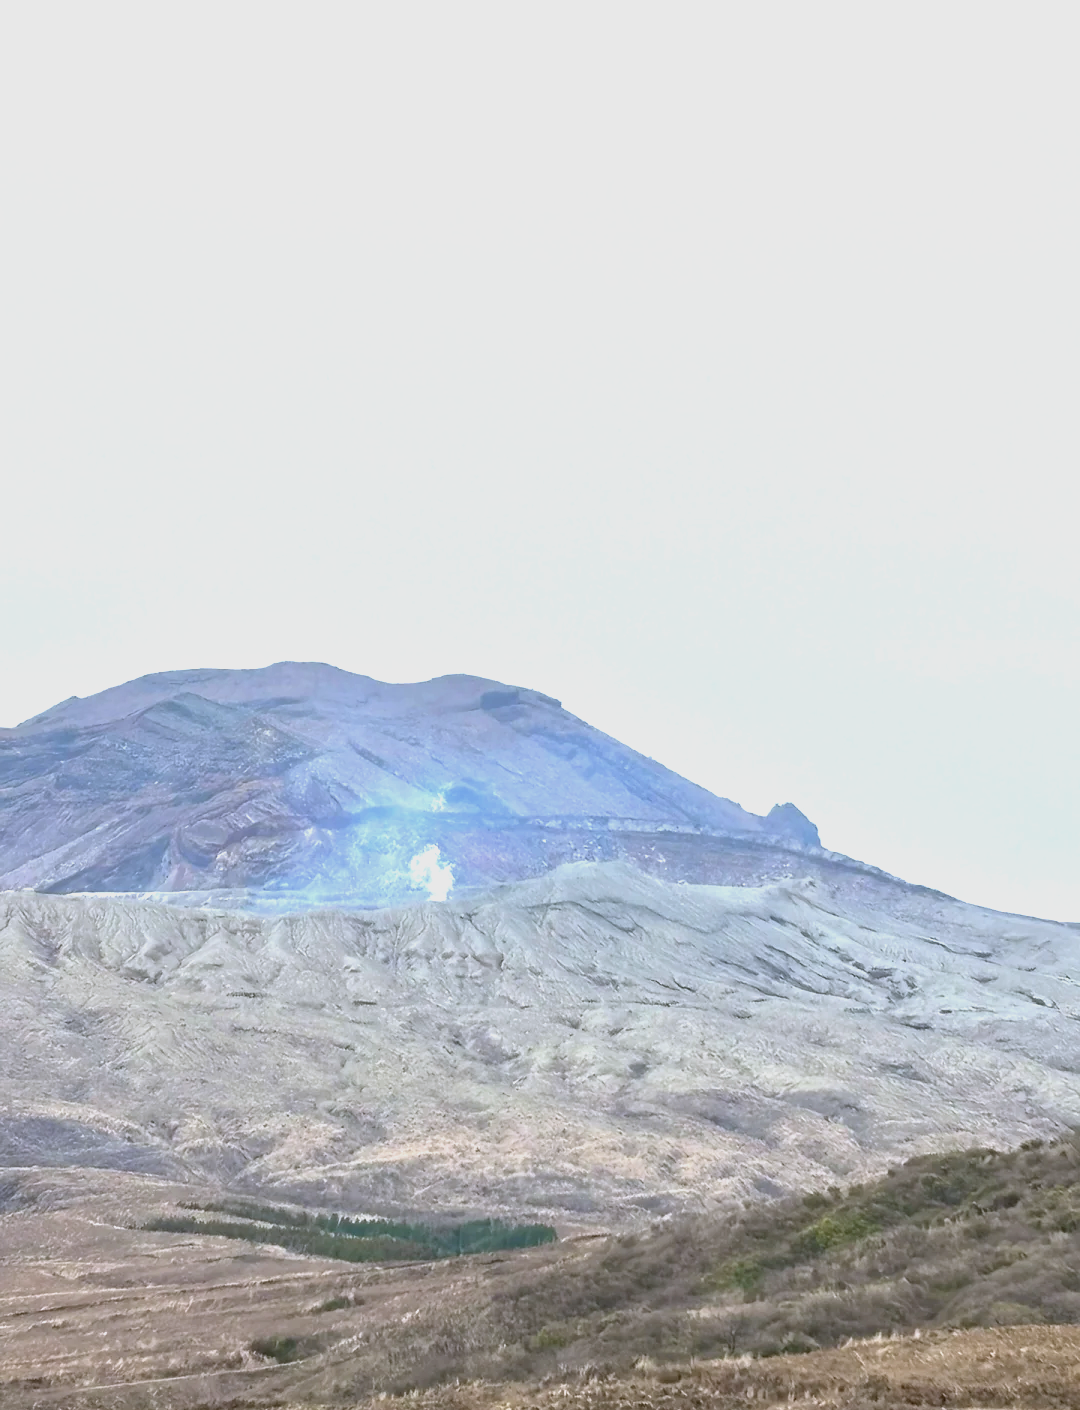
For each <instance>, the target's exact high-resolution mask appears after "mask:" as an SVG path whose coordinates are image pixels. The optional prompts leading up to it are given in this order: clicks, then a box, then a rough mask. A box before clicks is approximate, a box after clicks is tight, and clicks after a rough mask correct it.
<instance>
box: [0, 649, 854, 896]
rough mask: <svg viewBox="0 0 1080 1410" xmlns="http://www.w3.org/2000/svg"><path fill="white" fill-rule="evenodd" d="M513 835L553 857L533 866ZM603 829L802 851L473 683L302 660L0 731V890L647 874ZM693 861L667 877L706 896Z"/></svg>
mask: <svg viewBox="0 0 1080 1410" xmlns="http://www.w3.org/2000/svg"><path fill="white" fill-rule="evenodd" d="M529 824H533V825H535V827H534V830H540V831H544V830H546V831H547V832H548V833H550V832H551V831H552V830H559V829H561V830H562V831H563V833H564V834H566V835H567V837H569V839H570V840H569V842H568V843H567V845H564V846H562V847H561V848H560V847H559V846H555V847H554V852H553V853H552V855H548V853H549V852H552V846H551V839H550V837H547V838H544V837H541V838H539V839H537V838H534V837H532V836H529V837H525V835H524V834H525V831H527V828H528V825H529ZM605 830H606V831H610V832H620V831H621V832H623V833H627V834H635V833H636V834H640V835H641V836H642V837H655V836H659V835H661V834H663V833H664V832H668V831H671V830H682V831H685V832H687V833H699V834H701V835H702V836H703V837H715V838H720V839H728V840H731V841H736V842H737V841H740V840H741V841H743V842H746V843H750V844H753V843H760V844H763V845H767V846H773V847H779V848H780V849H782V850H785V849H786V850H788V851H805V850H811V851H819V850H821V849H820V839H819V838H818V834H817V829H816V828H815V827H814V825H813V824H812V823H811V822H809V820H808V819H807V818H806V817H805V816H804V815H803V814H802V813H801V812H800V811H799V809H797V808H796V807H795V806H794V805H793V804H790V803H785V804H780V805H777V807H775V808H773V810H772V811H771V812H770V813H769V814H768V815H767V816H765V817H761V816H758V815H756V814H753V813H750V812H748V811H746V810H745V809H743V808H741V807H740V806H739V805H738V804H736V803H733V802H732V801H731V800H729V799H725V798H720V797H718V796H717V795H715V794H712V793H710V792H709V791H708V790H707V789H704V788H702V787H700V786H699V785H698V784H695V783H693V782H692V781H690V780H688V779H685V778H683V777H681V776H680V775H678V774H676V773H674V772H673V771H672V770H670V769H667V768H666V767H665V766H664V765H662V764H660V763H658V762H657V761H655V760H653V759H649V758H647V757H646V756H645V755H642V754H640V753H638V752H637V751H635V750H632V749H629V748H628V747H627V746H625V745H622V744H620V743H619V742H618V741H617V740H615V739H613V738H612V737H611V736H609V735H606V734H604V733H603V732H602V731H600V730H598V729H596V728H595V727H593V726H591V725H589V724H587V723H586V722H585V721H583V720H580V719H579V718H578V717H577V716H575V715H573V714H571V713H570V712H569V711H567V710H565V709H564V708H563V707H562V705H561V704H560V702H559V701H557V700H555V699H554V698H553V697H551V696H549V695H545V694H543V693H542V692H540V691H536V690H528V689H525V688H523V687H517V686H510V685H506V684H504V683H502V682H498V681H492V680H488V679H485V678H483V677H478V676H470V675H451V676H441V677H436V678H434V679H433V680H430V681H425V682H417V683H413V684H400V685H399V684H391V683H386V682H380V681H375V680H373V679H372V678H371V677H367V676H357V675H353V674H351V673H349V672H346V671H342V670H340V669H339V668H337V667H333V666H328V665H325V664H322V663H311V662H279V663H277V664H275V665H273V666H269V667H264V668H259V669H253V670H242V671H231V670H226V669H206V670H188V671H171V672H159V673H155V674H152V675H148V676H144V677H140V678H138V679H137V680H134V681H129V682H127V683H125V684H123V685H119V686H115V687H112V688H110V689H109V690H106V691H103V692H100V693H99V694H97V695H94V696H90V697H87V698H85V699H80V698H77V697H72V698H70V699H68V700H66V701H62V702H60V703H59V704H58V705H55V706H53V707H51V708H50V709H48V710H46V711H43V712H42V713H41V714H39V715H36V716H34V717H33V718H32V719H30V720H27V721H24V722H23V723H22V724H20V725H18V726H16V727H15V728H14V729H9V730H4V731H0V886H7V887H15V888H18V887H24V886H31V887H34V888H37V889H41V890H48V891H76V890H120V891H145V890H167V891H172V890H191V889H205V888H206V887H208V886H210V887H250V886H257V887H259V886H261V887H271V888H279V889H280V888H282V887H287V886H289V885H292V888H293V889H296V883H299V884H300V885H314V884H320V885H323V886H324V887H326V886H329V885H330V884H331V883H336V884H337V886H338V889H343V888H344V889H347V888H348V886H349V885H350V884H351V885H352V886H353V889H354V890H355V891H356V893H357V895H358V896H359V897H361V898H363V899H364V900H366V901H367V902H369V903H373V904H381V903H386V902H389V901H392V900H394V899H405V898H406V897H407V896H408V894H409V892H410V889H411V890H412V892H413V893H414V894H415V891H416V888H415V886H413V887H411V888H410V885H409V878H408V863H409V861H410V859H411V858H412V857H413V856H414V855H415V854H416V852H417V851H419V850H422V849H423V848H424V847H425V846H435V847H438V848H440V849H443V848H446V849H448V856H447V862H446V864H447V865H449V866H452V867H453V868H454V872H455V877H456V879H457V880H458V881H459V882H461V883H463V884H467V885H488V884H493V883H497V882H499V881H504V880H505V881H511V880H516V879H522V878H523V877H524V876H526V875H533V874H538V873H540V872H542V871H545V870H548V869H549V868H550V866H551V865H558V864H559V863H561V862H564V861H570V860H578V859H581V860H588V859H592V860H610V859H613V858H614V857H618V856H622V855H625V856H626V857H627V859H629V860H633V861H634V862H635V863H636V864H637V865H645V866H646V867H648V866H649V865H650V861H649V857H648V855H647V853H648V848H645V849H644V850H642V849H641V848H639V849H638V852H639V854H634V851H633V847H632V846H631V844H629V843H626V844H619V843H618V842H616V843H615V844H614V845H613V846H608V847H605V844H604V843H602V842H599V841H598V840H597V836H596V835H597V834H598V833H602V832H604V831H605ZM500 831H503V832H505V833H506V834H507V836H506V837H503V838H501V839H500V836H499V834H500ZM463 839H464V840H463ZM683 850H684V851H687V850H688V849H686V848H684V849H683ZM689 850H691V851H692V850H693V849H692V848H691V849H689ZM697 850H698V852H700V853H701V854H702V858H704V860H702V859H698V860H696V861H693V860H691V861H685V860H683V861H676V863H675V864H674V866H675V871H676V872H677V873H678V875H679V876H681V877H682V878H683V879H686V880H718V879H721V878H719V877H714V876H707V875H704V874H702V868H703V867H705V868H706V870H707V865H708V863H707V857H706V854H707V853H708V850H709V849H708V848H707V847H705V846H702V847H699V848H698V849H697ZM713 851H714V852H715V851H716V849H715V848H714V849H713ZM822 855H823V856H825V855H827V854H825V853H824V852H823V853H822Z"/></svg>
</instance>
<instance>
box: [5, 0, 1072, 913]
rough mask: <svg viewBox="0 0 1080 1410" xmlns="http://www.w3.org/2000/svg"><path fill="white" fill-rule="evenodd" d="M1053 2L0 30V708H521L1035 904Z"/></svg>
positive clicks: (1068, 80) (1062, 417)
mask: <svg viewBox="0 0 1080 1410" xmlns="http://www.w3.org/2000/svg"><path fill="white" fill-rule="evenodd" d="M1078 37H1080V18H1078V16H1077V13H1076V11H1075V8H1074V7H1068V6H1066V5H1064V4H1039V5H1036V6H1026V7H1022V8H1021V7H1015V6H1010V5H1003V4H995V3H990V4H985V3H981V4H975V3H967V2H966V0H961V2H960V3H955V4H950V5H948V6H944V7H943V6H940V5H931V4H929V3H915V4H913V5H909V6H905V7H903V8H902V9H888V8H885V9H877V8H867V7H865V6H861V5H858V4H855V3H823V4H820V5H815V6H813V7H804V6H800V5H797V4H794V3H775V4H768V5H753V6H751V5H738V4H731V5H727V4H722V5H719V6H716V5H706V4H700V3H687V4H676V5H673V6H664V7H659V6H656V7H653V6H646V5H640V4H629V5H625V4H624V5H618V6H617V5H614V4H610V3H588V0H586V3H584V4H580V3H577V4H574V5H572V6H571V5H569V4H565V3H555V4H552V5H549V6H545V7H543V9H542V10H537V9H528V8H525V9H520V8H513V7H510V8H508V7H505V6H500V5H496V4H494V3H469V2H468V0H464V3H461V4H458V5H455V6H453V7H443V6H438V5H435V4H433V3H409V0H405V3H401V4H395V5H392V6H391V5H380V4H372V5H367V6H360V7H355V6H350V5H345V4H339V3H326V4H320V5H318V6H315V7H300V6H290V5H284V4H280V3H268V4H262V5H258V6H256V5H254V4H251V3H248V0H237V3H233V4H230V5H228V6H224V7H223V6H216V5H210V4H207V3H199V2H198V0H197V3H193V4H191V5H189V6H185V7H183V9H182V10H169V9H155V8H150V9H148V8H146V7H143V6H139V5H136V4H134V3H131V2H130V0H126V2H125V3H109V0H106V2H105V3H102V4H99V5H95V6H93V7H92V8H89V9H87V8H83V7H79V6H75V5H72V4H64V3H61V4H57V5H54V6H48V7H22V8H17V9H9V10H8V11H7V13H6V14H5V15H4V17H3V18H2V19H0V41H2V42H0V80H2V81H0V113H2V116H3V129H4V132H5V134H6V136H5V141H4V144H3V149H2V153H0V160H2V161H3V171H4V180H5V191H6V194H7V198H8V199H7V216H6V220H5V223H4V227H3V230H2V231H0V249H2V250H3V255H4V258H3V262H2V265H0V270H2V273H0V297H2V300H3V303H2V308H3V314H4V316H3V320H2V324H0V359H2V370H3V376H2V379H0V400H2V415H0V463H2V464H3V466H4V471H5V473H4V483H3V499H2V501H0V503H2V505H3V515H4V524H5V528H6V531H7V532H6V534H5V540H4V553H3V555H0V591H2V601H3V604H4V609H3V619H2V624H3V635H2V646H0V721H3V723H4V724H5V725H14V724H16V723H18V722H20V721H22V720H25V719H27V718H29V717H31V716H33V715H35V714H37V713H40V712H41V711H43V710H45V709H47V708H48V707H49V706H51V705H53V704H56V703H58V702H59V701H60V700H62V699H64V698H66V697H68V696H71V695H73V694H75V695H80V696H86V695H90V694H93V693H96V692H97V691H99V690H103V689H107V688H108V687H110V686H113V685H117V684H120V683H121V682H123V681H126V680H130V679H133V678H135V677H137V676H140V675H144V674H147V673H150V672H153V671H158V670H176V669H185V668H194V667H204V666H214V667H223V668H228V667H246V666H257V665H265V664H269V663H270V662H273V661H277V660H283V659H297V660H324V661H327V662H329V663H330V664H333V665H337V666H340V667H342V668H343V669H348V670H352V671H355V672H357V673H360V674H365V675H370V676H373V677H376V678H378V679H383V680H398V681H401V680H424V679H429V678H431V677H433V676H437V675H441V674H448V673H458V672H462V673H469V674H476V675H482V676H485V677H491V678H493V679H497V680H504V681H507V682H510V683H513V684H516V685H523V686H530V687H534V688H536V689H539V690H542V691H544V692H546V693H548V694H551V695H554V696H556V697H558V698H559V699H561V700H562V701H563V703H564V704H565V705H566V707H567V708H568V709H569V710H571V711H573V713H575V714H576V715H579V716H581V717H582V718H584V719H586V720H588V721H589V722H590V723H591V724H593V725H595V726H596V727H598V728H599V729H601V730H604V731H605V732H607V733H608V734H611V735H614V736H615V737H616V738H618V739H620V740H622V741H623V742H624V743H626V744H628V745H630V746H632V747H633V748H635V749H638V750H640V751H641V752H643V753H645V754H647V755H650V756H651V757H653V758H655V759H657V760H659V761H660V762H661V763H663V764H665V765H667V767H669V768H671V769H674V770H676V771H677V772H679V773H681V774H683V775H685V776H686V777H688V778H690V779H692V780H694V782H696V783H700V784H702V785H703V786H705V787H707V788H709V789H711V790H712V791H713V792H715V793H717V794H719V795H721V796H723V797H727V798H731V799H733V800H734V801H736V802H738V803H740V804H742V806H744V807H746V808H749V809H751V810H753V811H754V812H759V813H762V812H767V811H768V809H769V808H770V807H771V806H772V805H773V804H775V803H778V802H785V801H789V800H790V801H792V802H794V803H795V804H797V806H798V807H800V808H801V809H802V810H803V811H804V812H805V813H806V814H807V816H808V817H810V818H811V819H812V820H813V821H814V822H815V823H816V824H817V825H818V827H819V828H820V831H821V836H822V840H823V842H824V844H825V845H826V846H827V847H829V848H832V849H835V850H837V851H841V852H844V853H847V854H848V855H851V856H855V857H858V858H860V859H861V860H864V861H867V862H870V863H872V864H874V865H875V866H879V867H882V868H884V869H885V870H887V871H890V872H892V873H894V874H897V875H900V876H903V877H905V878H906V879H908V880H910V881H914V882H918V883H922V884H924V885H927V886H933V887H936V888H939V889H941V890H944V891H947V892H949V893H950V894H953V895H958V896H960V897H962V898H963V899H965V900H971V901H977V902H980V903H982V904H985V905H990V906H995V907H998V908H1000V909H1004V910H1013V911H1019V912H1021V913H1025V914H1031V915H1041V916H1048V917H1055V918H1058V919H1066V920H1080V877H1078V876H1077V868H1076V857H1077V855H1078V852H1080V820H1078V817H1077V808H1076V804H1075V798H1076V796H1077V792H1078V789H1080V750H1078V749H1077V746H1076V743H1075V733H1076V723H1075V717H1076V707H1075V700H1076V692H1077V686H1078V684H1080V661H1078V656H1077V642H1078V641H1080V584H1078V578H1077V572H1076V566H1075V553H1076V550H1075V528H1074V525H1073V521H1072V514H1071V512H1070V510H1069V504H1070V503H1071V502H1072V500H1073V498H1074V497H1075V496H1074V495H1073V494H1071V493H1070V488H1071V485H1072V482H1073V480H1074V479H1075V476H1076V465H1077V463H1078V458H1077V452H1078V450H1080V430H1078V426H1077V418H1076V414H1075V410H1074V402H1075V386H1076V381H1077V370H1078V369H1077V361H1078V348H1077V333H1076V330H1077V328H1078V327H1080V319H1078V317H1077V313H1078V309H1077V304H1078V302H1080V300H1078V297H1077V295H1078V272H1077V260H1076V255H1075V252H1076V249H1077V248H1078V247H1080V238H1078V237H1080V230H1078V226H1080V220H1078V205H1080V197H1078V195H1077V192H1076V186H1075V182H1074V181H1071V180H1070V179H1069V178H1068V173H1069V172H1071V171H1074V170H1075V169H1076V166H1077V158H1078V152H1077V147H1078V146H1080V94H1078V92H1077V88H1076V84H1075V80H1074V75H1073V68H1074V66H1075V65H1074V55H1075V52H1076V43H1077V38H1078Z"/></svg>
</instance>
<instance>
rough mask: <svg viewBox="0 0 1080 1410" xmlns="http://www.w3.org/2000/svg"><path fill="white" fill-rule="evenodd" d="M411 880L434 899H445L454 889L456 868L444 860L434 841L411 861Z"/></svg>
mask: <svg viewBox="0 0 1080 1410" xmlns="http://www.w3.org/2000/svg"><path fill="white" fill-rule="evenodd" d="M409 880H410V881H411V882H412V884H413V885H414V886H422V887H423V888H424V890H425V891H426V892H427V893H428V895H429V896H430V897H431V899H432V900H433V901H445V900H446V898H447V896H449V895H450V892H451V891H452V890H453V889H454V868H453V867H452V866H451V865H450V863H449V862H444V861H443V859H442V856H441V854H440V852H439V849H438V847H437V846H436V845H435V843H434V842H433V843H432V844H431V846H430V847H425V848H424V850H423V851H422V852H417V854H416V856H415V857H413V858H412V860H411V861H410V862H409Z"/></svg>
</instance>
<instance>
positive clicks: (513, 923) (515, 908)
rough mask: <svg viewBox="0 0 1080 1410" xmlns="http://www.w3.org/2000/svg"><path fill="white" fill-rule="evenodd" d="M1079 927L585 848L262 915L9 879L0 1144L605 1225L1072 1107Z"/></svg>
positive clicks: (365, 1200) (267, 1184)
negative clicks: (396, 903)
mask: <svg viewBox="0 0 1080 1410" xmlns="http://www.w3.org/2000/svg"><path fill="white" fill-rule="evenodd" d="M1076 951H1077V933H1076V930H1075V929H1074V928H1072V927H1069V926H1065V925H1057V924H1053V923H1051V922H1046V921H1026V920H1023V919H1021V918H1018V917H1010V916H1002V915H998V914H996V913H994V912H989V911H982V910H979V909H978V908H976V907H971V906H966V905H963V904H961V903H959V902H951V901H947V900H944V899H937V900H935V899H934V898H932V897H925V898H923V909H922V911H921V913H920V914H914V913H913V914H912V916H911V917H910V918H909V919H907V920H901V919H898V918H897V917H896V916H894V915H889V914H887V913H884V912H882V911H880V910H874V909H872V908H870V907H868V906H865V905H858V904H855V903H854V902H853V901H852V900H851V899H850V898H845V897H844V896H837V895H836V894H834V893H833V892H831V891H830V889H829V888H828V886H826V885H825V884H824V883H822V882H820V881H815V880H813V879H808V880H803V881H798V882H786V883H776V884H773V885H770V886H766V887H761V888H723V887H707V886H691V885H685V884H679V883H669V882H663V881H660V880H657V879H656V878H652V877H649V876H646V875H644V874H642V873H640V872H637V871H634V870H633V869H631V868H630V867H628V866H626V865H624V864H621V863H607V864H594V863H574V864H570V865H568V866H566V867H563V868H560V869H558V870H556V871H555V872H553V873H551V874H549V875H547V876H545V877H542V878H538V879H535V880H530V881H524V882H518V883H514V884H512V885H507V886H504V887H501V888H497V889H495V890H494V891H492V892H489V893H487V894H483V895H472V896H467V897H463V898H461V899H457V900H455V899H453V898H452V899H451V900H450V901H448V902H445V903H438V902H431V903H423V904H417V905H412V906H406V907H402V908H396V909H390V910H383V911H367V912H364V911H356V912H346V911H340V910H333V909H319V910H314V911H310V912H307V913H304V914H298V915H291V916H257V915H252V914H245V913H242V912H226V911H221V910H211V909H206V908H202V909H199V908H195V909H191V908H184V907H181V906H163V905H158V904H153V903H150V902H144V901H139V900H136V899H129V898H121V897H112V896H98V895H72V896H40V895H34V894H31V893H28V892H23V893H9V894H8V895H6V896H3V897H0V974H2V976H3V984H2V986H0V1107H2V1108H3V1110H4V1111H5V1113H6V1114H5V1116H4V1118H3V1120H2V1122H0V1165H7V1166H30V1165H42V1164H45V1165H52V1166H63V1165H75V1166H86V1167H102V1166H104V1167H114V1168H125V1169H130V1170H136V1171H144V1172H146V1173H149V1174H158V1175H163V1176H165V1175H167V1176H170V1177H172V1178H174V1179H180V1180H203V1181H205V1180H212V1181H220V1182H223V1183H224V1184H226V1185H229V1184H231V1185H233V1186H234V1187H243V1188H247V1189H252V1190H271V1191H272V1190H276V1191H278V1192H279V1193H284V1194H291V1195H292V1196H293V1197H295V1198H298V1199H300V1200H302V1201H306V1202H315V1203H320V1202H322V1203H325V1202H328V1201H329V1202H335V1203H336V1204H338V1205H339V1206H340V1207H343V1208H346V1209H354V1210H369V1211H370V1210H374V1211H380V1210H395V1209H417V1210H424V1209H442V1210H446V1211H461V1212H465V1213H468V1212H470V1211H475V1212H479V1213H481V1214H512V1215H513V1216H514V1217H526V1218H541V1217H542V1218H544V1219H547V1220H549V1221H551V1222H555V1221H566V1220H570V1221H571V1222H576V1223H578V1224H582V1223H584V1224H586V1225H593V1226H595V1225H596V1224H597V1223H599V1224H600V1225H601V1226H604V1225H608V1226H610V1225H611V1224H613V1223H614V1224H627V1223H629V1224H634V1223H637V1222H640V1221H642V1220H648V1219H649V1218H651V1217H655V1216H656V1215H657V1214H662V1213H664V1212H666V1211H675V1210H679V1209H694V1208H704V1207H710V1206H713V1205H716V1204H718V1203H723V1202H724V1201H725V1200H729V1199H732V1198H747V1197H750V1198H760V1197H761V1196H771V1195H775V1194H778V1193H779V1192H781V1191H782V1190H797V1189H808V1188H812V1187H817V1188H821V1187H823V1186H826V1185H829V1184H831V1183H834V1182H835V1181H837V1180H843V1179H858V1178H861V1177H862V1176H863V1175H865V1174H867V1173H871V1172H874V1171H877V1170H880V1169H881V1168H882V1167H883V1166H884V1165H885V1164H888V1163H889V1162H891V1161H892V1160H894V1159H896V1158H898V1157H902V1156H906V1155H910V1154H914V1153H918V1152H921V1151H928V1150H935V1149H940V1148H941V1147H942V1146H948V1145H956V1144H960V1145H969V1144H993V1145H999V1146H1002V1145H1010V1144H1015V1143H1016V1142H1017V1141H1020V1140H1023V1139H1028V1138H1033V1137H1040V1136H1047V1135H1050V1134H1052V1133H1054V1132H1057V1131H1060V1130H1061V1129H1062V1128H1063V1127H1066V1126H1068V1125H1070V1124H1073V1123H1077V1122H1080V1022H1078V1020H1080V988H1078V984H1077V974H1076Z"/></svg>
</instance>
